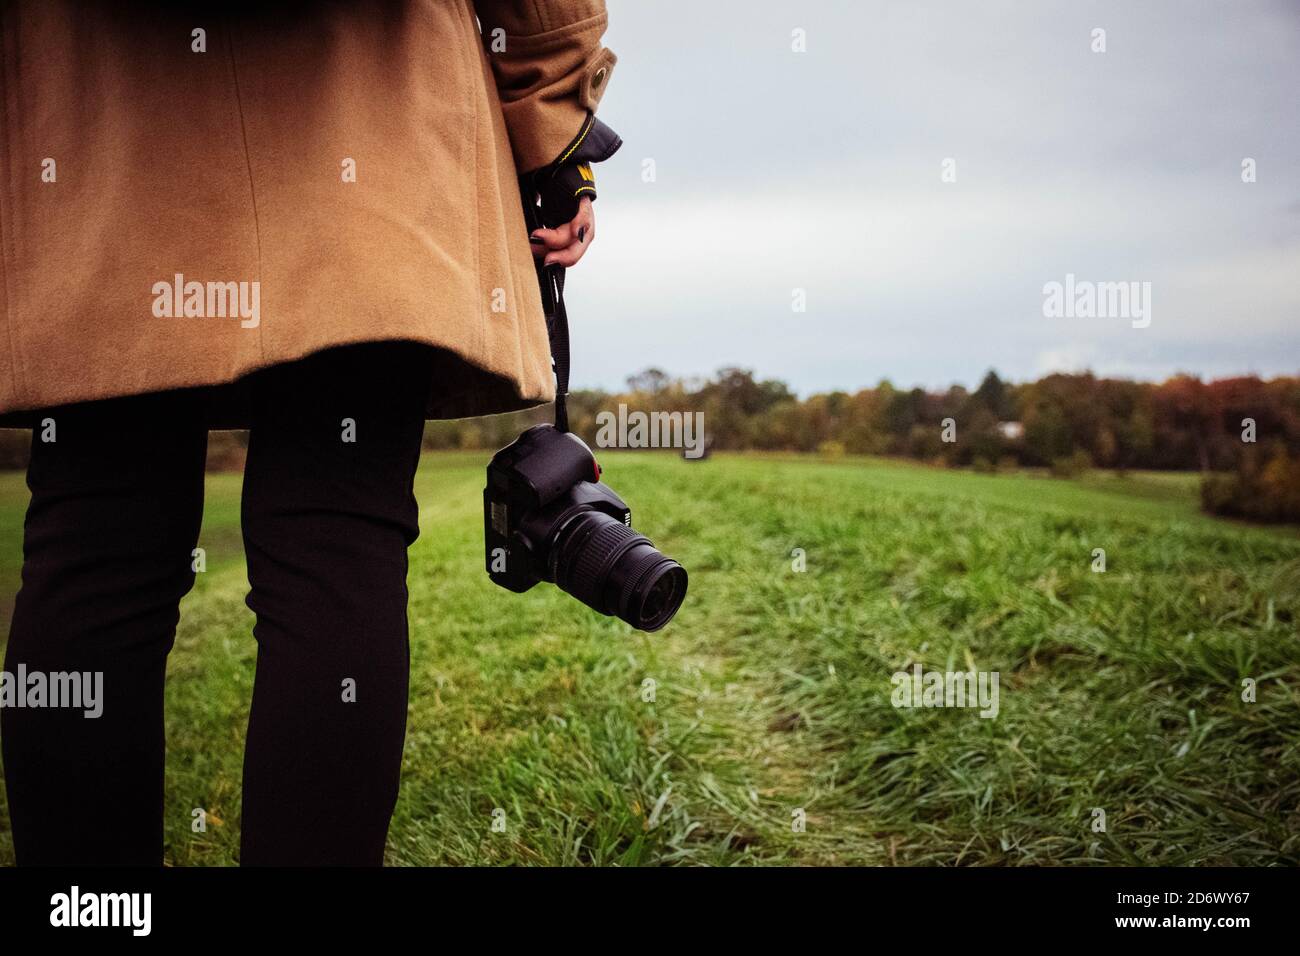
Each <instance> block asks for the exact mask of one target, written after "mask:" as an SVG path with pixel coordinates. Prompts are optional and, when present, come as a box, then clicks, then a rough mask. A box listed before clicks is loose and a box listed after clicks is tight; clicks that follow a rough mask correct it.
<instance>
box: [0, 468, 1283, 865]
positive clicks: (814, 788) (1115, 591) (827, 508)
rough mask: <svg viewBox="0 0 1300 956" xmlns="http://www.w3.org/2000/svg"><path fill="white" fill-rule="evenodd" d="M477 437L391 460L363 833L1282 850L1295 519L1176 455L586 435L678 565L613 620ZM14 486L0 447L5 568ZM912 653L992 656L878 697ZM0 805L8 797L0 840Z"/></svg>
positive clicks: (615, 852)
mask: <svg viewBox="0 0 1300 956" xmlns="http://www.w3.org/2000/svg"><path fill="white" fill-rule="evenodd" d="M486 457H487V456H486V455H483V454H477V453H475V454H471V453H465V454H439V455H429V456H426V458H425V459H424V461H423V463H422V467H421V471H420V474H419V477H418V479H417V492H418V494H419V498H420V502H421V529H422V534H421V538H420V540H419V541H418V542H417V543H416V544H415V546H414V547H413V548H412V551H411V572H410V576H409V579H408V580H409V586H410V591H411V604H410V620H411V633H412V692H411V701H410V714H409V720H408V733H407V743H406V762H405V771H404V776H403V783H402V793H401V798H400V800H399V804H398V810H397V814H396V816H395V818H394V822H393V827H392V830H391V833H390V841H389V853H388V856H389V862H390V863H393V864H499V863H521V864H621V865H636V864H649V863H712V864H735V863H831V864H833V863H868V864H876V863H885V864H888V863H899V864H904V863H945V864H981V863H982V864H989V863H1012V864H1023V863H1083V864H1105V863H1122V862H1133V863H1202V864H1206V863H1243V864H1246V863H1276V862H1282V863H1292V864H1294V863H1296V862H1298V858H1300V836H1297V834H1300V753H1298V750H1297V747H1298V746H1300V745H1298V744H1297V741H1298V740H1300V700H1298V697H1297V687H1298V686H1300V681H1298V678H1300V654H1298V653H1297V651H1298V650H1300V647H1298V646H1297V624H1296V622H1297V612H1298V611H1300V607H1298V605H1300V538H1298V537H1297V536H1296V535H1295V534H1294V533H1293V532H1285V531H1283V532H1277V531H1267V530H1261V529H1255V528H1248V527H1242V526H1235V525H1229V524H1226V523H1222V522H1217V521H1212V520H1210V519H1207V518H1204V517H1202V516H1200V515H1199V514H1197V513H1196V512H1195V508H1194V501H1193V499H1192V497H1191V489H1192V488H1193V487H1194V486H1193V485H1192V484H1190V483H1189V480H1188V479H1187V478H1186V477H1183V476H1143V475H1136V476H1132V477H1130V478H1128V479H1123V480H1120V479H1115V478H1112V477H1110V476H1101V475H1098V476H1095V477H1091V478H1089V479H1085V480H1083V481H1080V482H1068V483H1067V482H1058V481H1051V480H1047V479H1042V478H1033V477H1026V476H981V475H973V474H969V473H958V472H947V471H940V470H931V469H925V468H919V467H915V466H911V465H906V464H898V463H885V462H876V461H857V460H846V461H841V462H833V463H827V462H821V461H817V460H813V459H808V458H799V457H796V456H775V457H741V456H725V455H724V456H718V457H715V458H713V459H710V460H708V461H704V462H698V463H685V462H682V461H680V460H677V459H673V458H669V457H667V456H647V455H640V456H638V455H627V454H624V455H603V456H602V458H603V459H604V464H605V466H606V469H607V478H608V480H609V481H610V482H611V484H613V485H614V486H615V487H616V488H617V489H618V490H619V491H620V493H623V494H624V495H625V497H626V498H627V499H628V500H629V501H630V502H631V503H632V505H633V509H634V522H635V523H636V524H637V526H638V527H639V528H641V529H643V530H645V531H646V532H647V533H648V534H649V535H650V536H651V537H652V538H653V539H654V540H655V542H656V544H657V545H659V546H660V547H661V548H662V549H663V550H664V551H666V552H668V553H670V554H672V555H674V556H675V557H678V558H679V559H680V560H681V561H682V562H683V563H684V564H685V565H686V566H687V567H688V569H689V571H690V574H691V596H690V599H689V600H688V604H687V607H686V608H685V609H684V610H683V612H682V613H681V614H680V615H679V616H678V618H677V619H676V620H675V621H674V622H673V624H671V625H670V626H669V627H668V628H667V629H665V630H664V631H663V632H660V633H659V634H655V635H640V634H636V633H634V632H632V631H631V630H630V629H629V628H627V627H626V626H625V625H623V624H621V623H619V622H616V621H610V620H607V619H604V618H601V617H599V616H597V615H595V614H593V613H591V612H588V611H586V610H584V609H582V608H581V607H580V606H578V605H577V604H576V602H574V601H573V600H572V599H570V598H568V597H567V596H565V595H562V594H560V593H558V592H557V591H556V590H555V589H554V588H551V587H549V586H546V587H539V588H537V589H535V590H534V591H532V592H530V593H528V594H526V595H522V596H517V595H512V594H509V593H507V592H505V591H502V590H499V589H497V588H495V587H494V586H493V585H492V584H491V583H490V582H489V581H488V580H487V578H486V576H485V575H484V574H483V573H482V570H481V561H482V550H481V549H482V540H481V526H480V522H481V517H480V515H481V499H480V493H481V488H482V475H483V466H484V464H485V461H486ZM238 486H239V481H238V478H237V477H232V476H224V475H222V476H212V477H211V478H210V479H209V501H208V510H207V513H206V515H205V523H204V531H203V540H202V542H201V543H202V544H203V545H204V546H205V547H206V548H207V549H208V571H207V572H206V573H205V574H203V575H201V576H200V579H199V582H198V584H197V586H196V588H195V590H194V592H193V593H192V594H191V595H190V596H189V597H188V598H187V599H186V601H185V604H184V606H183V609H182V621H181V627H180V631H179V633H178V636H177V645H176V649H175V651H174V652H173V654H172V657H171V661H170V665H169V683H168V694H167V699H168V739H169V753H168V779H167V791H168V807H169V818H168V829H167V839H168V851H167V855H168V859H169V861H171V862H173V863H175V864H178V865H193V864H229V863H232V862H235V861H236V858H237V847H238V824H239V780H240V762H241V756H242V740H243V732H244V722H245V720H246V717H247V708H248V700H249V695H250V692H251V679H252V665H253V660H254V654H255V645H254V643H253V640H252V637H251V633H250V629H251V624H252V621H251V614H250V613H249V612H248V610H247V609H246V608H245V606H244V604H243V598H244V593H245V589H246V579H245V576H244V569H243V564H242V558H241V554H240V548H239V534H238ZM24 503H25V495H24V491H23V489H22V485H21V478H20V477H19V476H12V475H0V602H3V601H5V600H8V599H9V598H10V597H11V595H12V591H13V590H14V589H15V588H16V575H17V567H18V559H19V557H20V553H21V547H20V531H21V513H22V508H23V506H24ZM1095 548H1104V549H1105V551H1106V556H1107V569H1106V571H1105V573H1101V574H1099V573H1094V572H1093V571H1092V570H1090V568H1091V565H1092V562H1093V557H1092V554H1093V550H1094V549H1095ZM795 549H802V551H803V553H804V555H805V560H806V570H805V571H802V572H798V571H795V570H794V568H793V561H794V556H793V552H794V551H795ZM914 663H920V664H921V665H922V666H923V667H924V668H925V669H927V670H932V669H933V670H965V669H979V670H988V671H998V672H999V674H1000V677H1001V684H1000V687H1001V700H1000V710H999V714H998V716H997V718H995V719H990V720H984V719H981V718H980V717H979V716H978V715H977V714H976V713H975V712H974V711H972V710H958V709H930V710H904V709H898V708H895V707H893V706H892V705H891V703H890V693H891V690H892V685H891V683H890V677H891V675H892V674H893V673H894V672H895V671H898V670H905V669H908V668H910V667H911V666H912V665H913V664H914ZM1247 678H1249V679H1252V680H1254V681H1255V682H1256V700H1255V702H1254V703H1247V702H1244V701H1243V700H1242V699H1241V691H1242V681H1243V680H1244V679H1247ZM194 807H203V808H204V809H205V810H207V812H208V820H209V827H208V830H207V832H206V833H201V834H196V833H192V832H191V829H190V820H191V817H190V811H191V809H193V808H194ZM1097 809H1100V810H1103V811H1104V812H1105V819H1106V829H1105V831H1095V830H1094V825H1093V824H1094V819H1096V814H1095V811H1096V810H1097ZM102 812H103V814H104V819H105V825H111V808H102ZM800 816H801V817H802V818H804V819H805V820H806V827H805V829H804V831H803V832H795V828H793V827H792V822H793V821H794V820H795V819H796V818H797V817H800ZM494 820H495V821H498V824H497V826H496V828H494ZM501 824H504V827H503V828H502V826H501ZM7 831H8V827H7V820H6V818H5V817H4V816H3V806H2V805H0V861H2V862H10V861H11V859H12V855H11V852H10V849H9V844H8V832H7Z"/></svg>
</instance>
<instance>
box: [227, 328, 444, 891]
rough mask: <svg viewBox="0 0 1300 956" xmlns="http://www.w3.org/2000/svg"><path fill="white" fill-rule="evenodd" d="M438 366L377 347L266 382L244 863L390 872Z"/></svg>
mask: <svg viewBox="0 0 1300 956" xmlns="http://www.w3.org/2000/svg"><path fill="white" fill-rule="evenodd" d="M429 368H430V354H429V351H428V349H426V348H424V347H422V346H415V345H410V344H405V343H371V344H366V345H357V346H349V347H346V348H340V349H333V350H330V351H328V352H323V353H320V354H317V355H314V356H311V357H308V358H307V359H305V360H303V361H301V362H295V363H292V364H289V365H284V366H278V367H275V368H272V369H269V370H267V371H266V372H263V373H259V376H258V379H257V381H255V383H254V390H253V395H254V405H255V411H254V416H255V418H254V422H253V427H252V430H251V434H250V437H249V448H248V461H247V464H246V466H245V471H244V499H243V524H244V544H245V551H246V554H247V558H248V579H249V584H250V585H251V590H250V593H249V596H248V605H249V607H251V608H252V609H253V611H254V612H255V613H256V614H257V624H256V626H255V628H254V634H255V636H256V637H257V644H258V653H257V675H256V682H255V685H254V690H253V706H252V713H251V715H250V717H249V723H248V743H247V750H246V752H245V756H244V795H243V796H244V802H243V822H242V827H243V829H242V844H241V856H240V861H241V863H243V864H244V865H290V864H339V865H376V866H377V865H380V864H382V862H383V854H384V840H385V836H386V834H387V832H388V821H389V818H390V817H391V816H392V812H393V806H394V804H395V802H396V800H397V786H398V777H399V774H400V770H401V761H402V746H403V742H404V737H405V733H406V703H407V700H406V698H407V682H408V672H409V667H410V656H409V648H408V644H407V620H406V598H407V593H406V570H407V560H406V549H407V546H408V545H410V544H411V542H413V541H414V540H415V538H416V536H417V535H418V534H419V525H418V521H417V507H416V502H415V497H414V494H413V492H412V484H413V481H414V477H415V468H416V465H417V463H418V461H419V455H420V440H421V436H422V434H423V429H424V405H425V399H426V397H427V394H428V387H429Z"/></svg>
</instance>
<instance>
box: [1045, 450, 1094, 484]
mask: <svg viewBox="0 0 1300 956" xmlns="http://www.w3.org/2000/svg"><path fill="white" fill-rule="evenodd" d="M1091 468H1092V456H1091V455H1089V454H1088V453H1087V452H1086V451H1084V450H1083V449H1082V448H1078V449H1075V451H1074V452H1073V453H1072V454H1069V455H1063V456H1061V457H1060V458H1053V459H1052V464H1051V468H1050V469H1049V470H1050V471H1051V473H1052V477H1053V478H1077V477H1079V476H1080V475H1082V474H1085V473H1087V472H1088V471H1089V470H1090V469H1091Z"/></svg>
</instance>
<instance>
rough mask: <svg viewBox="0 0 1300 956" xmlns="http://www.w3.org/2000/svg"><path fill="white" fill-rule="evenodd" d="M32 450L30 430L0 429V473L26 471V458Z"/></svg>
mask: <svg viewBox="0 0 1300 956" xmlns="http://www.w3.org/2000/svg"><path fill="white" fill-rule="evenodd" d="M31 449H32V433H31V430H30V429H26V428H24V429H18V428H0V471H5V470H8V469H11V468H13V469H19V470H22V471H26V470H27V456H28V455H29V454H30V452H31Z"/></svg>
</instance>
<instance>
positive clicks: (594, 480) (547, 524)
mask: <svg viewBox="0 0 1300 956" xmlns="http://www.w3.org/2000/svg"><path fill="white" fill-rule="evenodd" d="M600 476H601V471H600V466H599V465H598V464H597V463H596V458H595V456H594V455H592V453H591V449H590V448H588V447H587V445H586V444H585V443H584V442H583V441H582V439H580V438H579V437H578V436H577V435H574V434H573V433H571V432H565V431H559V430H558V429H556V428H555V427H554V426H552V425H534V426H533V427H532V428H529V429H528V430H527V431H525V432H524V433H523V434H521V435H520V436H519V437H518V438H517V439H516V440H515V441H514V442H513V443H511V444H510V445H507V446H506V447H505V448H503V449H501V450H500V451H499V452H497V453H496V455H495V456H493V458H492V461H491V462H490V463H489V464H488V468H487V487H485V488H484V489H483V539H484V545H485V548H484V552H485V554H484V558H485V563H486V568H487V572H488V576H489V577H490V578H491V579H492V580H493V581H494V582H496V583H497V584H499V585H500V586H501V587H503V588H506V589H507V590H510V591H515V592H517V593H520V592H523V591H527V590H529V589H530V588H531V587H533V585H535V584H536V583H537V582H538V581H550V582H553V583H555V584H557V585H558V586H559V587H560V588H562V589H563V590H565V591H567V592H569V593H570V594H572V595H573V596H574V597H576V598H578V599H579V600H581V601H582V602H583V603H585V604H587V605H588V606H589V607H592V608H594V609H595V610H597V611H600V612H601V613H602V614H607V615H616V616H618V617H620V618H622V619H623V620H625V621H627V622H628V623H629V624H631V625H632V626H633V627H636V628H639V629H641V630H647V631H653V630H658V629H659V628H661V627H663V626H664V625H665V624H667V623H668V621H669V620H671V619H672V616H673V615H674V614H675V613H676V612H677V608H678V607H680V605H681V602H682V599H683V598H684V597H685V595H686V571H685V569H683V568H682V566H681V565H680V564H678V563H677V562H676V561H674V560H672V559H671V558H667V557H665V556H664V555H663V554H661V553H660V552H659V551H657V550H656V549H655V547H654V545H653V544H651V543H650V541H649V539H647V538H646V537H645V536H644V535H641V534H638V533H637V532H636V531H634V530H633V529H632V511H631V509H630V508H628V506H627V504H626V503H624V501H623V499H622V498H620V497H619V496H618V495H617V494H615V493H614V491H613V489H611V488H610V487H609V486H608V485H605V484H603V483H602V482H601V480H600Z"/></svg>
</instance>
